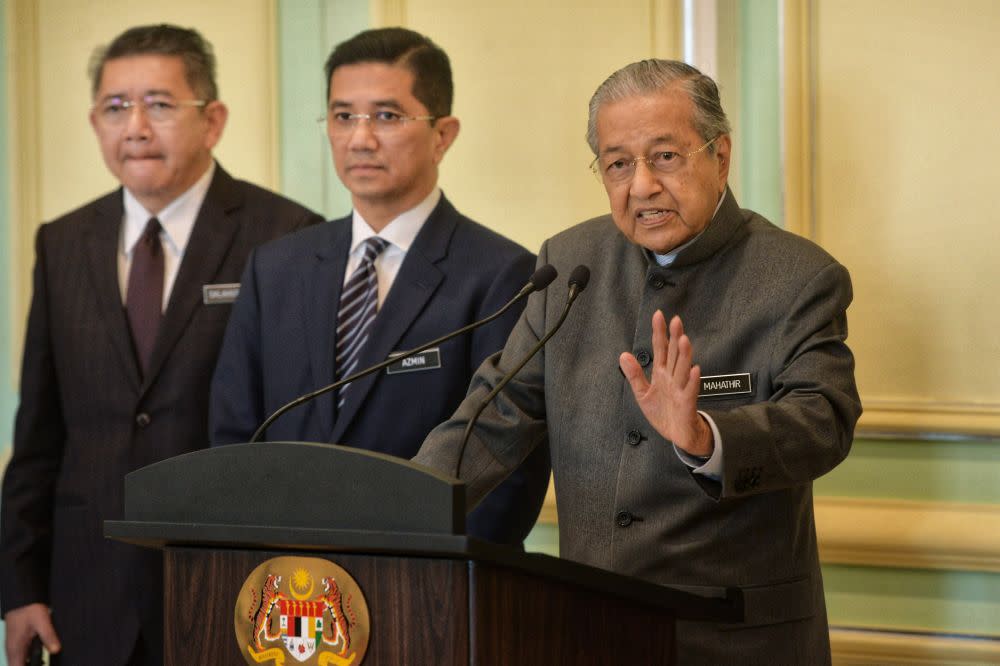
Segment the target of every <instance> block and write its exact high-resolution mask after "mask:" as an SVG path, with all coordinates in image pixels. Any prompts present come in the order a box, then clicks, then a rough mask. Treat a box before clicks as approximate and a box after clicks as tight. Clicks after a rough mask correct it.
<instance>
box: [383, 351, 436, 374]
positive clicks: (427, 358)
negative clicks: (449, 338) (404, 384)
mask: <svg viewBox="0 0 1000 666" xmlns="http://www.w3.org/2000/svg"><path fill="white" fill-rule="evenodd" d="M402 355H403V352H393V353H391V354H389V358H392V357H393V356H402ZM440 367H441V349H440V348H439V347H433V348H431V349H425V350H424V351H422V352H420V353H419V354H414V355H413V356H407V357H406V358H401V359H399V360H398V361H396V362H395V363H393V364H392V365H390V366H389V367H388V368H386V369H385V373H386V374H387V375H399V374H402V373H404V372H417V371H419V370H436V369H437V368H440Z"/></svg>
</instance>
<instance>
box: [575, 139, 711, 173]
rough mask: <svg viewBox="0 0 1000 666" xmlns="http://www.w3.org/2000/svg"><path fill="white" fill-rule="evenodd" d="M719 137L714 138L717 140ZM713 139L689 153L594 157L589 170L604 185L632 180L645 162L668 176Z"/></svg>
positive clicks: (665, 151) (663, 152)
mask: <svg viewBox="0 0 1000 666" xmlns="http://www.w3.org/2000/svg"><path fill="white" fill-rule="evenodd" d="M718 138H719V137H715V139H718ZM715 139H712V140H711V141H709V142H708V143H706V144H705V145H704V146H702V147H701V148H698V149H697V150H692V151H691V152H690V153H679V152H676V151H673V150H658V151H656V152H654V153H652V154H651V155H650V156H649V157H632V158H627V157H615V156H614V155H609V156H607V157H604V158H601V157H595V158H594V161H593V162H591V163H590V170H591V171H593V172H594V175H595V176H597V179H598V180H599V181H602V182H606V183H624V182H627V181H630V180H632V177H633V176H635V168H636V165H638V164H639V162H645V163H646V164H647V165H649V168H650V169H652V170H653V171H655V172H657V173H662V174H664V175H670V174H673V173H677V172H678V171H680V170H681V169H683V168H684V164H685V163H686V162H687V160H688V158H690V157H692V156H694V155H697V154H698V153H700V152H701V151H703V150H705V149H706V148H708V147H709V146H711V145H712V144H713V143H714V142H715Z"/></svg>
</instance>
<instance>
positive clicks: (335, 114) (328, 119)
mask: <svg viewBox="0 0 1000 666" xmlns="http://www.w3.org/2000/svg"><path fill="white" fill-rule="evenodd" d="M362 120H367V121H368V125H369V127H371V129H372V131H373V132H384V133H386V134H388V133H390V132H394V131H396V130H398V129H400V128H401V127H403V125H405V124H406V123H408V122H410V121H411V120H429V121H430V122H432V123H433V122H434V121H435V120H437V116H406V115H403V114H402V113H396V112H395V111H376V112H375V113H348V112H347V111H331V112H330V113H329V114H327V115H326V116H325V117H323V118H319V119H318V121H319V122H321V123H322V122H325V123H326V124H327V127H328V128H329V130H330V131H331V132H333V133H335V134H347V133H349V132H352V131H354V128H355V127H357V126H358V123H359V122H361V121H362Z"/></svg>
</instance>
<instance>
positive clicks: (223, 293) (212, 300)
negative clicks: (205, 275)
mask: <svg viewBox="0 0 1000 666" xmlns="http://www.w3.org/2000/svg"><path fill="white" fill-rule="evenodd" d="M239 295H240V283H239V282H227V283H226V284H203V285H202V286H201V298H202V302H204V303H205V305H230V304H232V303H235V302H236V297H237V296H239Z"/></svg>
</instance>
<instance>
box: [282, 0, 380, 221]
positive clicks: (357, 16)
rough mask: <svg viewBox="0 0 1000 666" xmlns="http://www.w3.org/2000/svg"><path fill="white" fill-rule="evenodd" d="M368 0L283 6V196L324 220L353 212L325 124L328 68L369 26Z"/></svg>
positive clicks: (325, 0) (318, 0) (314, 0)
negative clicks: (337, 50) (339, 47)
mask: <svg viewBox="0 0 1000 666" xmlns="http://www.w3.org/2000/svg"><path fill="white" fill-rule="evenodd" d="M368 15H369V7H368V2H367V0H341V1H334V0H311V1H309V2H306V1H305V0H303V1H301V2H280V3H278V72H279V78H278V81H279V84H278V91H279V123H280V126H279V137H280V144H279V149H278V150H279V160H280V177H281V185H280V186H281V191H282V192H283V193H284V194H286V195H288V196H290V197H291V198H293V199H295V200H297V201H300V202H302V203H303V204H304V205H306V206H309V207H310V208H312V209H314V210H316V211H317V212H319V213H321V214H323V215H325V216H326V217H327V218H331V217H340V216H342V215H345V214H346V213H347V212H349V211H350V210H351V197H350V193H349V192H347V190H346V189H344V187H343V185H341V184H340V181H339V180H338V179H337V174H336V173H335V171H334V169H333V162H332V159H331V156H330V146H329V143H328V142H327V138H326V131H325V125H324V124H321V123H319V122H317V120H318V119H319V118H321V117H323V116H324V114H325V109H326V76H325V75H324V73H323V65H324V63H325V62H326V58H327V56H329V54H330V51H331V50H332V49H333V47H334V45H336V44H337V43H338V42H341V41H343V40H345V39H347V38H348V37H351V36H352V35H354V34H355V33H357V32H360V31H361V30H364V29H366V28H368V27H369V18H368Z"/></svg>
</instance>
